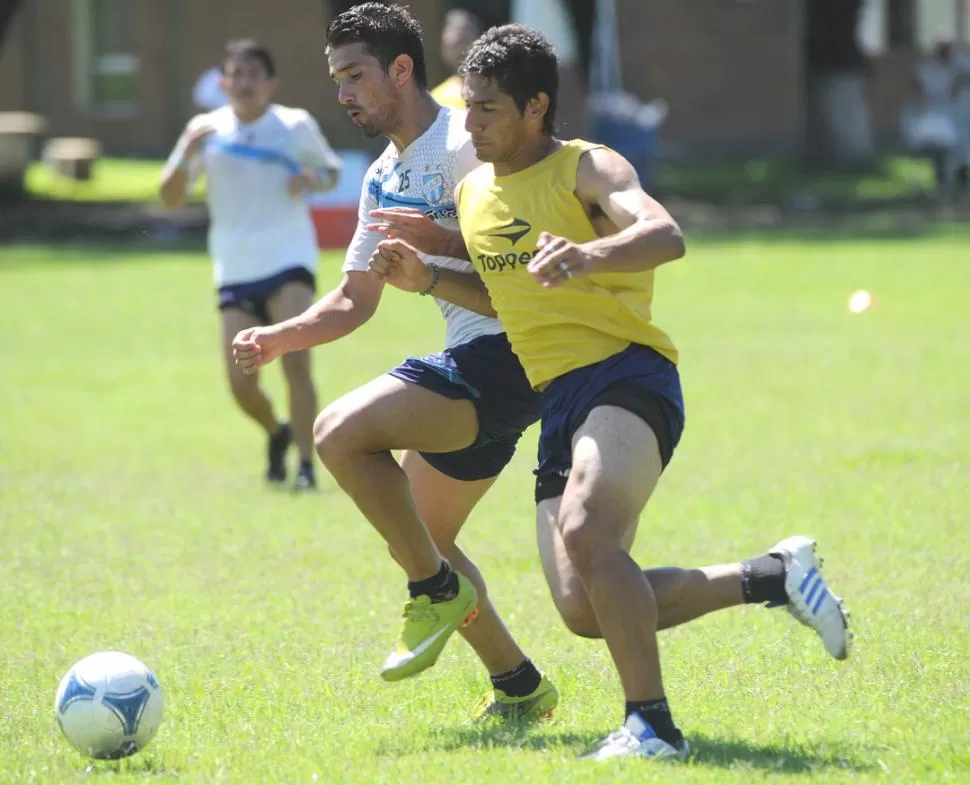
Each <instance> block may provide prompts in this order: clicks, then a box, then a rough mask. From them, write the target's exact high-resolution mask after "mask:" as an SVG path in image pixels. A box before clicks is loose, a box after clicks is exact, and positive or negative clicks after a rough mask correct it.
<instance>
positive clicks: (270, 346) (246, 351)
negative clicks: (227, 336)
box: [232, 327, 282, 376]
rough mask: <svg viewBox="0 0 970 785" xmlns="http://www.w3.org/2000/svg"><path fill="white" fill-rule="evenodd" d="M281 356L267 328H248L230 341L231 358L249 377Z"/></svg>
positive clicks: (273, 335)
mask: <svg viewBox="0 0 970 785" xmlns="http://www.w3.org/2000/svg"><path fill="white" fill-rule="evenodd" d="M281 354H282V351H281V349H280V346H279V343H278V341H277V340H276V336H275V334H274V333H273V332H271V330H270V329H269V328H267V327H250V328H249V329H248V330H243V331H242V332H239V333H237V334H236V337H235V338H233V339H232V357H233V360H234V361H235V363H236V365H237V366H238V367H239V369H240V370H241V371H242V372H243V373H244V374H246V375H247V376H251V375H252V374H254V373H256V371H258V370H259V369H260V368H261V367H262V366H264V365H267V364H268V363H271V362H273V360H275V359H276V358H277V357H279V356H280V355H281Z"/></svg>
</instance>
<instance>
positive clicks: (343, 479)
mask: <svg viewBox="0 0 970 785" xmlns="http://www.w3.org/2000/svg"><path fill="white" fill-rule="evenodd" d="M477 435H478V416H477V414H476V412H475V407H474V405H473V404H472V403H471V401H467V400H453V399H450V398H445V397H444V396H441V395H438V394H437V393H433V392H431V391H429V390H425V389H424V388H421V387H418V386H417V385H413V384H407V383H405V382H403V381H401V380H400V379H396V378H395V377H393V376H381V377H379V378H377V379H375V380H374V381H372V382H370V383H368V384H365V385H364V386H363V387H360V388H358V389H357V390H354V391H353V392H351V393H348V394H347V395H345V396H343V397H342V398H340V399H338V400H336V401H334V402H333V403H332V404H330V405H329V406H328V407H327V408H326V409H324V410H323V412H321V413H320V416H319V417H317V420H316V423H315V424H314V441H315V443H316V447H317V453H318V455H319V456H320V459H321V460H322V461H323V464H324V466H326V467H327V469H328V470H329V471H330V473H331V474H332V475H333V476H334V479H336V480H337V482H338V483H339V484H340V486H341V488H343V489H344V491H345V492H346V493H347V494H348V495H349V496H350V497H351V498H352V499H353V500H354V502H355V503H356V504H357V507H358V509H360V511H361V512H362V513H363V514H364V516H365V517H366V518H367V519H368V520H369V521H370V522H371V524H372V525H373V526H374V528H375V529H377V531H378V533H379V534H380V535H381V536H382V537H383V538H384V540H385V542H386V543H387V545H388V547H390V549H391V550H392V551H393V552H394V554H395V556H396V558H397V560H398V562H399V563H400V564H401V566H402V567H403V568H404V571H405V572H406V573H407V576H408V580H410V581H418V580H422V579H424V578H428V577H431V576H432V575H434V574H436V573H437V572H438V570H439V568H440V567H441V553H440V552H439V551H438V548H437V547H436V546H435V544H434V541H433V540H432V539H431V535H430V534H428V530H427V528H426V527H425V526H424V524H423V522H422V521H421V519H420V518H419V517H418V513H417V510H416V509H415V505H414V500H413V498H412V496H411V492H410V489H409V487H408V479H407V475H405V473H404V470H403V469H402V468H401V467H400V466H399V465H398V463H397V461H395V460H394V457H393V456H392V455H391V450H405V449H412V450H420V451H423V452H452V451H454V450H460V449H463V448H464V447H467V446H468V445H470V444H471V443H472V442H473V441H474V440H475V438H476V437H477Z"/></svg>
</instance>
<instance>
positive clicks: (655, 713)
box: [624, 698, 684, 748]
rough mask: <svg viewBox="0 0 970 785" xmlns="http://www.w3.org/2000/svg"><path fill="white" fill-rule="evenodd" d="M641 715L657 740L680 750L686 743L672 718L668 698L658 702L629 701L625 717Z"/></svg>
mask: <svg viewBox="0 0 970 785" xmlns="http://www.w3.org/2000/svg"><path fill="white" fill-rule="evenodd" d="M631 714H639V715H640V717H641V718H642V719H643V720H644V722H646V723H647V724H648V725H649V726H650V727H651V728H653V732H654V733H656V734H657V738H659V739H663V740H664V741H665V742H667V743H668V744H671V745H673V746H674V747H677V748H679V747H680V745H681V744H683V743H684V735H683V734H682V733H681V732H680V731H679V730H677V726H676V725H674V718H673V717H671V716H670V706H669V705H668V704H667V699H666V698H661V699H660V700H656V701H627V703H626V714H625V715H624V716H625V717H629V716H630V715H631Z"/></svg>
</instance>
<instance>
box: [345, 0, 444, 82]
mask: <svg viewBox="0 0 970 785" xmlns="http://www.w3.org/2000/svg"><path fill="white" fill-rule="evenodd" d="M358 43H359V44H364V45H365V47H366V49H367V53H368V54H369V55H371V56H372V57H374V58H376V60H377V62H379V63H380V64H381V68H383V69H384V70H385V71H387V70H388V68H390V66H391V63H392V62H394V58H396V57H398V56H400V55H407V56H408V57H410V58H411V60H412V62H413V63H414V81H415V82H416V83H417V85H418V87H427V86H428V69H427V66H426V65H425V61H424V43H423V32H422V30H421V23H420V22H418V20H417V19H415V18H414V17H413V16H411V12H410V11H408V9H407V8H405V7H404V6H401V5H397V4H391V5H385V4H384V3H361V4H360V5H355V6H354V7H353V8H350V9H348V10H347V11H344V12H343V13H342V14H338V15H337V16H335V17H334V18H333V19H332V20H331V22H330V25H329V26H328V27H327V46H328V47H329V48H331V49H333V48H334V47H337V46H344V45H345V44H358Z"/></svg>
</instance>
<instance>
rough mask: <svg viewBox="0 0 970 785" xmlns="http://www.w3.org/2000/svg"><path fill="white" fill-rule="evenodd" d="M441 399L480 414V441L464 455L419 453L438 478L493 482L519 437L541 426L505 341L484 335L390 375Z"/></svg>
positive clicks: (535, 401)
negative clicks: (468, 405)
mask: <svg viewBox="0 0 970 785" xmlns="http://www.w3.org/2000/svg"><path fill="white" fill-rule="evenodd" d="M389 373H390V375H391V376H394V377H396V378H398V379H401V380H402V381H405V382H408V383H410V384H416V385H418V386H419V387H423V388H425V389H426V390H431V391H432V392H435V393H437V394H438V395H443V396H444V397H445V398H452V399H458V400H469V401H471V402H472V403H473V404H474V405H475V410H476V412H477V413H478V437H477V438H476V440H475V443H474V444H471V445H469V446H468V447H466V448H464V449H463V450H456V451H455V452H448V453H430V452H423V453H421V456H422V457H423V458H424V459H425V460H426V461H427V462H428V463H430V464H431V465H432V466H434V468H436V469H437V470H438V471H439V472H441V473H442V474H444V475H446V476H448V477H451V478H453V479H456V480H484V479H486V478H487V477H495V476H497V475H498V474H499V473H500V472H501V471H502V469H504V468H505V467H506V465H507V464H508V462H509V461H511V460H512V456H513V455H514V454H515V446H516V444H518V441H519V437H520V436H522V433H523V431H525V429H526V428H528V427H529V426H530V425H532V424H533V423H534V422H537V421H538V420H539V398H540V396H539V393H537V392H536V391H535V390H533V389H532V386H531V385H530V384H529V380H528V379H527V378H526V375H525V371H524V370H523V369H522V365H521V364H520V363H519V358H518V357H516V356H515V353H514V352H513V351H512V347H511V346H510V345H509V341H508V338H506V337H505V335H504V334H501V335H483V336H481V337H480V338H475V339H474V340H472V341H469V342H468V343H465V344H462V345H461V346H456V347H454V348H452V349H446V350H445V351H443V352H438V353H437V354H426V355H424V356H423V357H410V358H408V359H407V360H405V361H404V362H403V363H401V364H400V365H399V366H398V367H397V368H395V369H393V370H392V371H389Z"/></svg>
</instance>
